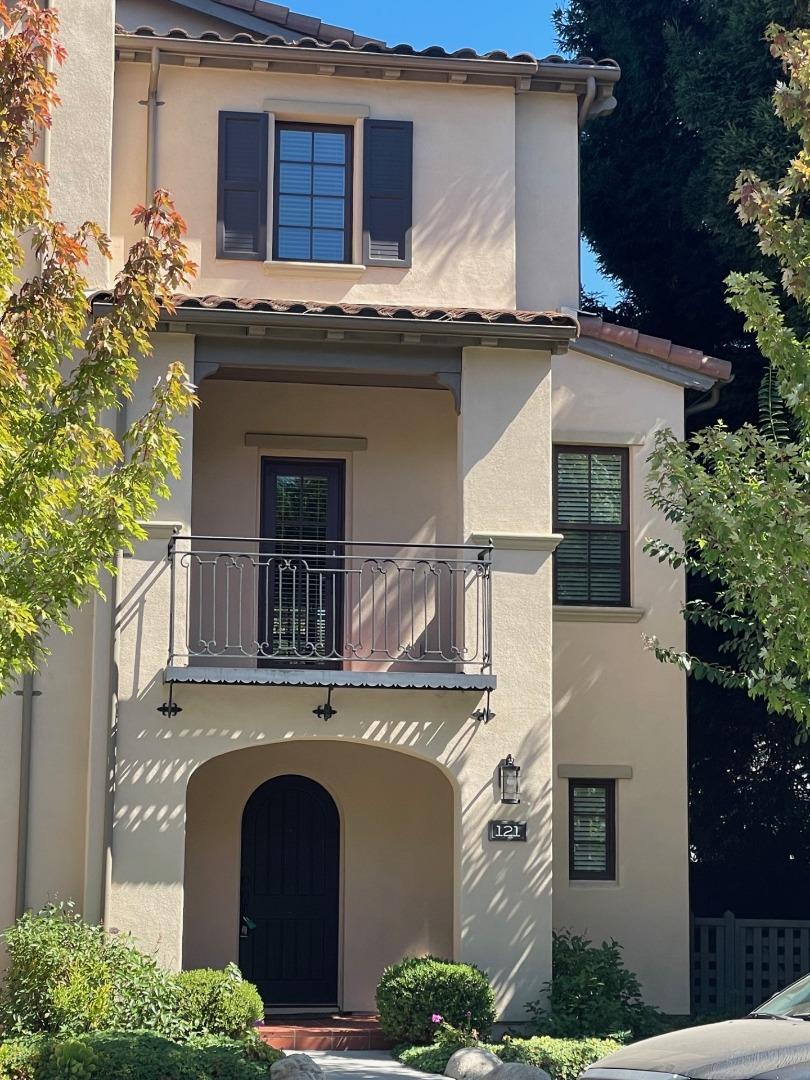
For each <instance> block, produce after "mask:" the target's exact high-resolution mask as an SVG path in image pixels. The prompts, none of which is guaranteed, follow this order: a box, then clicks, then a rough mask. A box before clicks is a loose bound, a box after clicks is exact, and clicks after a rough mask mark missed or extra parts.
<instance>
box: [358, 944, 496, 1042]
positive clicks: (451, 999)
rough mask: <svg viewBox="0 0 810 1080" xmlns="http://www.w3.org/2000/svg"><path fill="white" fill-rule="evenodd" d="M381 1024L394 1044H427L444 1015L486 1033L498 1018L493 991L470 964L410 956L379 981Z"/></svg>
mask: <svg viewBox="0 0 810 1080" xmlns="http://www.w3.org/2000/svg"><path fill="white" fill-rule="evenodd" d="M377 1011H378V1012H379V1014H380V1026H381V1027H382V1029H383V1031H384V1032H385V1034H386V1035H387V1036H388V1037H389V1038H390V1039H392V1040H393V1042H394V1043H396V1044H418V1043H421V1044H428V1043H430V1042H431V1041H432V1039H433V1036H434V1034H435V1031H436V1024H435V1022H434V1021H433V1020H432V1017H433V1016H434V1015H437V1014H438V1015H440V1016H441V1017H442V1018H443V1019H444V1020H445V1021H446V1022H447V1023H448V1024H450V1025H451V1026H453V1027H455V1028H461V1027H462V1026H464V1027H466V1028H468V1029H469V1028H475V1029H476V1030H477V1031H479V1032H480V1033H481V1034H482V1035H486V1034H487V1033H488V1032H489V1029H490V1028H491V1027H492V1024H493V1023H494V1021H495V995H494V993H493V991H492V987H491V986H490V985H489V982H488V980H487V977H486V975H485V974H484V973H483V972H482V971H481V970H480V969H479V968H477V967H474V966H473V965H472V964H457V963H453V962H452V961H450V960H440V959H438V958H437V957H435V956H408V957H406V958H405V959H404V960H402V961H400V963H398V964H392V965H391V966H390V967H387V968H386V969H385V971H384V972H383V974H382V978H381V979H380V983H379V985H378V987H377Z"/></svg>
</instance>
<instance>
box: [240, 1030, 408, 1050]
mask: <svg viewBox="0 0 810 1080" xmlns="http://www.w3.org/2000/svg"><path fill="white" fill-rule="evenodd" d="M257 1031H258V1033H259V1036H260V1038H261V1039H263V1040H264V1042H266V1043H268V1044H269V1045H270V1046H273V1047H275V1049H276V1050H301V1051H304V1052H306V1051H307V1050H390V1049H391V1046H392V1043H391V1041H390V1040H389V1039H387V1038H386V1037H385V1036H384V1035H383V1034H382V1032H381V1031H358V1030H357V1029H356V1028H339V1027H334V1028H322V1029H320V1030H319V1029H318V1028H311V1027H300V1028H290V1027H286V1028H285V1027H282V1026H281V1025H279V1026H278V1027H275V1026H272V1025H267V1026H264V1027H260V1028H257Z"/></svg>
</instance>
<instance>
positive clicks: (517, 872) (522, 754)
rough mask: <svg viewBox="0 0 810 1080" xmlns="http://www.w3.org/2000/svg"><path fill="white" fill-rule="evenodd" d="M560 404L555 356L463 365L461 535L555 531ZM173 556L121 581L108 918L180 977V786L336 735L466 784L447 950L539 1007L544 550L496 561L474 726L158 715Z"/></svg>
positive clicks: (544, 895)
mask: <svg viewBox="0 0 810 1080" xmlns="http://www.w3.org/2000/svg"><path fill="white" fill-rule="evenodd" d="M147 374H148V372H145V377H146V375H147ZM216 392H219V390H218V389H217V391H216ZM319 392H320V391H319ZM408 393H410V392H404V396H403V401H404V399H405V398H406V397H407V395H408ZM550 394H551V388H550V365H549V359H548V356H547V355H545V354H542V353H540V354H533V353H530V352H514V353H510V352H497V353H496V352H493V351H492V350H486V349H479V350H471V351H470V352H465V356H464V374H463V380H462V418H461V420H460V421H459V422H458V423H459V425H460V428H459V431H458V436H457V447H458V469H459V472H458V491H459V493H460V495H461V500H460V501H461V507H462V511H461V512H462V513H463V515H464V517H463V523H462V526H461V533H462V535H464V536H466V535H469V534H471V533H477V532H484V533H486V534H487V535H489V534H492V533H497V532H498V529H499V527H500V526H501V524H503V525H505V526H506V527H517V525H518V524H521V525H522V529H521V531H525V530H526V529H527V528H528V529H529V530H532V529H539V530H544V531H547V528H548V523H549V520H550V508H549V503H548V498H547V492H548V489H549V476H548V458H549V455H548V446H547V444H546V443H544V442H540V441H538V440H537V439H536V432H537V431H538V430H543V429H544V428H545V429H546V430H547V429H548V424H549V408H550ZM441 396H442V395H440V394H437V395H435V397H436V399H437V404H436V406H435V407H436V408H437V409H440V408H444V405H440V404H438V402H439V401H440V400H441ZM431 400H432V399H431ZM485 402H489V403H490V406H489V407H486V406H485V404H484V403H485ZM493 406H494V407H493ZM404 407H405V408H407V406H404ZM200 415H202V414H200ZM451 415H452V413H451ZM367 423H369V424H370V423H372V418H370V417H369V418H368V419H367ZM418 430H419V429H418V428H417V431H418ZM355 433H358V432H355ZM359 434H362V430H361V431H360V432H359ZM380 437H381V436H380ZM198 438H199V430H198V431H196V432H195V439H198ZM190 441H191V440H190V439H189V440H188V441H187V442H186V445H185V452H186V453H187V454H190V453H191V446H190ZM370 447H371V441H370ZM518 452H520V453H521V454H522V459H523V463H524V466H525V469H526V470H527V473H528V475H530V476H532V477H533V478H534V479H535V480H536V482H537V485H538V488H537V490H538V492H540V498H539V499H537V500H536V501H535V502H534V503H532V504H531V505H530V504H529V501H528V500H524V499H523V496H520V495H516V493H517V492H518V491H519V488H516V487H515V486H514V485H511V484H509V483H506V482H504V480H505V475H504V471H503V470H504V468H505V466H506V464H507V463H508V462H509V461H511V460H513V459H514V455H515V454H517V453H518ZM368 453H369V454H370V453H371V450H369V451H368ZM414 453H415V451H414ZM487 458H488V459H489V461H490V465H489V466H487V465H486V464H485V459H487ZM417 459H418V458H417ZM399 475H400V479H399V480H398V484H399V486H398V487H397V488H395V489H394V488H392V491H391V496H392V503H391V505H392V506H393V505H394V503H395V501H396V499H397V498H400V499H402V500H409V499H410V498H411V495H410V493H409V491H410V489H411V488H412V487H413V485H414V481H413V476H412V474H411V473H410V472H408V471H407V470H403V472H402V474H399ZM499 478H500V483H499ZM484 492H486V493H487V494H486V495H485V494H484ZM516 497H517V500H518V501H517V502H516V501H515V499H516ZM411 505H415V502H414V503H413V504H411ZM190 512H191V480H190V473H189V472H186V474H185V476H184V480H183V481H182V482H181V483H180V485H178V487H177V489H176V493H175V495H174V497H173V499H172V502H171V505H170V507H169V508H168V510H167V516H168V517H170V518H171V519H172V520H175V521H177V522H178V523H180V524H181V525H183V526H184V527H186V528H187V527H188V523H189V521H190ZM164 553H165V539H164V540H160V539H154V540H151V541H149V542H147V543H145V544H143V545H141V546H140V547H139V550H138V552H137V553H136V556H135V557H134V558H133V559H131V560H127V562H126V565H125V577H124V580H123V582H122V602H121V628H122V631H121V686H120V693H121V701H120V712H119V724H118V758H117V770H116V808H115V830H114V838H113V866H112V889H111V893H110V908H109V919H110V921H111V923H112V924H113V925H116V926H119V927H125V928H127V929H131V930H132V931H133V932H134V933H135V934H136V936H137V937H138V939H139V940H141V941H142V942H143V943H144V944H146V945H148V946H152V947H155V948H156V949H157V950H158V953H159V955H160V957H161V959H162V960H163V961H164V962H166V963H168V964H172V965H179V964H180V962H181V959H182V935H183V931H182V920H183V904H184V884H183V883H184V876H185V866H184V863H185V816H186V786H187V783H188V778H189V777H190V776H191V775H192V774H193V773H194V771H195V769H197V768H198V767H199V766H200V765H202V764H204V763H205V762H206V761H209V760H210V759H211V758H214V757H218V756H219V755H221V754H223V753H226V752H227V751H230V750H236V749H241V748H248V747H257V746H265V745H266V746H272V745H273V744H277V743H288V742H290V743H293V742H302V741H303V742H306V743H307V744H314V743H315V742H318V741H320V740H327V741H330V742H331V741H332V740H341V741H346V742H349V741H358V742H362V743H367V744H373V745H379V746H382V747H393V748H396V749H398V750H400V751H402V752H406V753H410V754H413V755H416V756H417V757H421V758H424V759H425V760H427V761H431V762H434V763H435V764H437V765H438V766H439V767H440V768H442V769H443V770H444V771H445V772H446V773H447V774H448V776H450V777H452V779H453V782H454V784H455V785H456V790H457V792H458V795H457V800H458V812H457V816H456V825H455V828H456V843H455V862H454V873H453V881H454V898H453V911H454V917H453V924H454V935H453V936H454V940H453V951H454V955H456V956H458V957H460V958H464V959H469V960H472V961H475V962H477V963H480V964H481V965H482V966H483V967H485V968H486V969H487V971H488V972H489V973H490V975H491V976H492V978H493V980H494V982H495V985H496V988H497V991H498V997H499V1004H500V1008H501V1011H502V1013H503V1014H504V1015H505V1016H507V1017H509V1018H511V1019H515V1020H519V1019H522V1018H523V1005H524V1003H525V1001H526V1000H528V998H529V997H531V996H534V995H536V993H537V990H538V987H539V985H540V984H541V983H542V981H543V980H544V979H545V978H546V977H547V975H548V964H549V943H550V940H549V939H550V925H551V901H550V887H551V886H550V870H551V867H550V856H551V837H550V831H549V820H550V803H549V796H550V785H551V777H550V740H549V720H550V709H551V699H550V682H551V666H550V649H549V641H550V629H551V610H550V555H549V552H548V551H542V550H502V551H501V550H499V551H497V552H496V560H495V571H494V579H493V593H494V596H495V598H496V599H495V603H494V611H493V637H494V640H495V641H496V642H497V652H496V665H497V666H496V670H497V672H498V677H499V689H498V691H497V695H496V699H495V701H494V702H493V705H494V707H495V709H496V711H497V713H498V716H497V719H496V720H494V721H491V722H490V723H489V724H487V725H485V724H483V723H481V722H480V721H477V720H475V719H474V718H472V717H471V715H470V714H471V712H472V710H473V709H474V708H475V707H476V706H477V705H478V703H479V702H478V700H477V698H476V695H470V696H469V697H468V696H466V695H464V694H460V693H457V692H440V691H404V690H403V691H368V690H362V689H359V690H358V689H355V690H339V691H337V692H336V694H335V695H334V698H333V704H334V705H335V707H336V708H337V709H338V715H337V716H335V717H333V718H332V719H331V720H330V721H329V723H328V724H325V723H324V722H323V721H321V720H319V719H318V718H316V717H315V716H313V713H312V710H313V709H314V708H315V707H316V706H317V705H318V704H319V703H321V702H322V700H323V696H324V692H323V691H322V690H318V689H316V688H315V689H310V688H297V687H288V688H283V687H275V688H272V689H271V688H257V687H249V686H183V687H179V688H177V690H176V693H175V700H176V701H177V702H178V703H179V704H180V705H181V706H182V708H183V712H182V713H181V714H180V715H179V716H178V717H176V718H174V719H164V718H163V717H162V716H161V715H160V714H159V713H157V712H156V708H157V706H158V705H159V704H160V703H161V702H162V701H163V700H164V699H165V696H166V691H165V688H164V687H163V686H162V683H161V675H162V670H163V667H164V665H165V662H166V647H167V633H168V625H167V624H168V618H167V615H168V598H169V584H168V573H167V567H166V564H165V561H164V560H163V554H164ZM509 753H512V754H514V755H515V757H516V758H517V759H518V760H522V761H523V762H524V763H525V786H524V792H525V795H524V799H523V802H522V803H521V804H520V806H519V807H505V806H502V805H501V804H500V803H499V801H498V798H497V771H498V764H499V762H500V761H501V760H502V759H503V758H505V757H506V755H507V754H509ZM400 812H402V813H405V812H406V810H405V807H400ZM493 816H496V817H509V816H515V817H517V816H519V817H520V818H521V819H525V820H527V822H528V828H529V836H530V841H529V842H528V843H526V844H511V845H507V844H492V843H490V842H489V841H487V839H486V825H487V821H488V820H489V819H490V818H491V817H493ZM371 872H372V871H371V868H368V869H367V873H371ZM388 958H389V956H388V953H387V952H385V950H383V949H382V948H381V949H380V952H379V953H378V954H377V955H376V956H374V955H373V954H371V953H369V956H368V957H367V958H364V959H363V964H364V965H366V971H370V970H371V969H372V968H377V969H379V968H380V967H381V966H382V964H383V963H384V962H385V961H386V960H387V959H388ZM350 962H352V958H351V957H347V963H350ZM347 970H348V969H347Z"/></svg>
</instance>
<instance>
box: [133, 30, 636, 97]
mask: <svg viewBox="0 0 810 1080" xmlns="http://www.w3.org/2000/svg"><path fill="white" fill-rule="evenodd" d="M115 46H116V58H117V59H118V60H120V61H129V62H135V63H151V62H152V53H153V50H154V49H158V50H159V52H160V59H161V63H163V64H177V65H181V66H183V65H189V64H190V65H192V66H194V67H214V68H241V69H246V70H259V71H268V70H272V71H280V72H281V71H283V72H292V73H296V72H299V73H304V74H316V75H334V76H344V77H348V78H352V79H357V78H369V79H386V80H391V79H398V80H402V81H406V82H407V81H415V82H432V83H450V84H454V85H457V84H471V85H491V86H510V87H513V88H514V89H515V90H516V91H520V92H525V91H541V92H546V93H549V92H551V93H568V94H576V95H577V97H579V98H581V99H585V98H588V99H590V101H591V102H592V104H591V105H590V106H589V110H590V115H596V114H598V113H600V112H602V113H603V112H608V111H609V110H610V107H612V104H613V103H615V102H613V87H614V86H615V84H616V83H617V82H618V80H619V78H620V76H621V72H620V69H619V67H618V65H617V64H615V63H614V62H613V61H602V62H598V63H597V62H594V61H589V60H583V61H581V62H576V61H567V60H564V59H563V58H562V57H547V58H546V59H544V60H536V59H534V58H533V57H531V56H529V55H528V54H521V55H519V56H517V57H511V58H509V57H507V58H505V59H492V58H491V57H486V56H478V55H476V54H474V53H472V54H471V55H467V54H468V52H470V51H469V50H461V53H462V54H463V55H459V54H449V53H445V52H444V51H443V50H438V52H440V53H441V55H425V53H424V52H422V53H419V52H416V51H415V50H409V51H402V52H399V51H397V47H394V48H393V49H385V48H382V47H376V48H375V47H369V46H366V47H362V48H356V47H352V46H350V45H348V44H347V43H345V42H339V41H338V42H332V43H330V44H319V43H318V42H316V41H314V40H312V39H306V38H305V39H303V40H302V41H299V42H296V43H291V42H283V41H281V40H280V39H278V38H276V39H269V40H267V41H265V42H261V41H256V40H251V38H250V35H248V34H243V35H237V36H236V38H235V39H232V40H225V39H222V38H219V37H218V36H217V35H214V34H211V35H208V36H206V38H204V39H202V38H192V37H189V36H188V35H186V34H185V33H184V32H182V31H176V32H173V33H172V34H170V35H160V34H157V33H155V32H154V31H153V30H151V28H149V27H139V28H138V29H136V30H125V29H123V28H121V27H118V29H117V32H116V37H115ZM428 52H432V50H428ZM609 103H610V104H609Z"/></svg>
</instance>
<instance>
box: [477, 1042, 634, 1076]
mask: <svg viewBox="0 0 810 1080" xmlns="http://www.w3.org/2000/svg"><path fill="white" fill-rule="evenodd" d="M620 1047H621V1043H619V1042H617V1041H616V1040H615V1039H553V1038H551V1037H550V1036H549V1035H537V1036H535V1037H534V1038H532V1039H510V1038H504V1040H503V1042H502V1043H500V1044H499V1045H498V1046H496V1047H494V1050H495V1053H496V1054H497V1055H498V1057H499V1058H501V1059H502V1060H503V1061H521V1062H523V1063H524V1064H525V1065H535V1066H536V1067H537V1068H538V1069H545V1070H546V1072H547V1073H548V1074H549V1076H550V1077H551V1078H552V1080H577V1077H578V1076H579V1075H580V1073H582V1072H583V1070H584V1069H586V1068H587V1066H588V1065H592V1064H593V1063H594V1062H595V1061H599V1059H600V1058H603V1057H607V1055H608V1054H612V1053H613V1052H614V1051H615V1050H618V1049H620Z"/></svg>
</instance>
